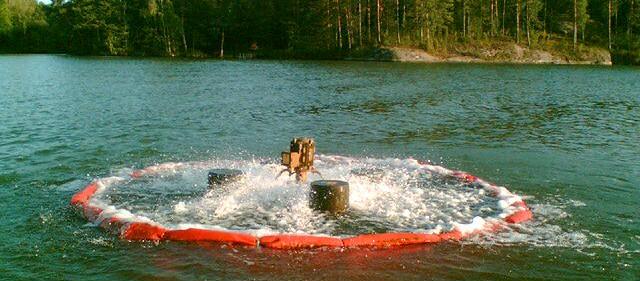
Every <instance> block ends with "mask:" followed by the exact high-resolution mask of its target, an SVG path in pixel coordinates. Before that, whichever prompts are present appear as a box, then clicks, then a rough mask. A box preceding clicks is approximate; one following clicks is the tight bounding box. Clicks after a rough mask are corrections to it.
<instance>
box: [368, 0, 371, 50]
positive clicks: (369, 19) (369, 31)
mask: <svg viewBox="0 0 640 281" xmlns="http://www.w3.org/2000/svg"><path fill="white" fill-rule="evenodd" d="M367 43H371V3H370V2H369V0H367Z"/></svg>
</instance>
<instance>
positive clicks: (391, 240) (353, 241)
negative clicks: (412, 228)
mask: <svg viewBox="0 0 640 281" xmlns="http://www.w3.org/2000/svg"><path fill="white" fill-rule="evenodd" d="M441 240H442V238H441V237H440V236H439V235H437V234H424V233H379V234H365V235H360V236H356V237H351V238H345V239H342V242H343V243H344V246H345V247H390V246H401V245H411V244H426V243H438V242H440V241H441Z"/></svg>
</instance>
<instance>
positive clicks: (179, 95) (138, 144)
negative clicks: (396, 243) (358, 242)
mask: <svg viewBox="0 0 640 281" xmlns="http://www.w3.org/2000/svg"><path fill="white" fill-rule="evenodd" d="M639 89H640V71H639V70H637V69H635V68H617V67H615V68H610V67H586V66H584V67H583V66H518V65H456V64H453V65H449V64H436V65H423V64H399V63H369V62H368V63H363V62H296V61H288V62H278V61H217V60H212V61H188V60H163V59H159V60H156V59H107V58H76V57H68V56H0V200H1V202H2V205H1V206H0V209H1V210H2V212H1V213H2V214H3V215H2V219H1V220H0V230H1V231H0V239H1V240H2V241H3V242H2V243H0V253H1V254H2V255H0V277H2V278H0V279H9V280H26V279H50V280H62V279H70V280H79V279H82V280H114V279H123V280H131V279H135V280H158V279H160V280H202V279H208V280H246V279H259V280H273V279H283V280H300V279H323V280H335V279H338V278H343V279H344V280H424V279H434V280H459V279H469V280H522V279H530V280H585V279H592V280H637V279H638V276H640V274H639V273H640V263H638V260H640V222H639V220H640V219H639V218H640V208H638V202H640V190H639V186H640V180H638V179H639V178H640V141H639V140H640V90H639ZM296 135H309V136H314V137H315V139H316V142H317V143H318V151H319V152H320V153H324V154H338V155H351V156H354V157H365V156H371V157H376V158H385V157H398V158H408V157H413V158H416V159H429V160H431V161H433V162H436V163H441V164H443V165H444V166H447V167H450V168H454V169H460V170H465V171H468V172H471V173H473V174H476V175H478V176H480V177H482V178H484V179H487V180H489V181H491V182H495V183H498V184H500V185H504V186H506V187H508V188H509V189H510V190H512V191H514V192H516V193H518V194H520V195H524V196H525V199H526V200H527V202H528V204H529V205H531V206H532V208H533V211H534V217H535V219H534V221H532V222H530V223H527V224H524V225H521V226H514V229H512V230H510V231H507V232H505V233H502V234H498V235H493V236H488V237H478V238H474V239H472V240H471V241H466V242H463V243H449V244H441V245H429V246H417V247H410V248H403V249H387V250H351V249H350V250H344V251H343V250H327V251H300V252H282V251H272V250H267V249H252V248H249V249H245V248H235V247H228V246H221V245H208V244H183V243H175V242H167V243H160V244H158V245H156V244H153V243H130V242H126V241H121V240H119V239H117V238H115V237H114V236H113V235H110V234H108V233H106V232H104V231H102V230H101V229H99V228H96V227H94V226H91V225H87V224H86V221H85V220H84V219H82V218H81V217H80V216H79V215H78V214H77V213H76V212H75V211H74V210H72V209H71V208H69V207H68V202H69V198H70V197H71V196H72V194H73V193H74V192H76V191H78V190H79V189H81V188H82V187H83V186H84V185H86V184H87V183H88V182H89V181H91V179H93V178H95V177H101V176H106V175H109V174H113V173H117V172H118V171H122V170H123V169H127V168H138V167H144V166H148V165H152V164H153V163H159V162H166V161H200V160H209V159H244V160H247V159H253V158H270V157H277V155H278V152H279V151H281V150H282V149H285V148H286V146H287V143H288V142H289V140H290V138H291V137H292V136H296ZM203 181H204V179H203Z"/></svg>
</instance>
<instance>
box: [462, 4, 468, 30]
mask: <svg viewBox="0 0 640 281" xmlns="http://www.w3.org/2000/svg"><path fill="white" fill-rule="evenodd" d="M465 2H466V1H465V0H462V37H464V38H467V7H466V3H465Z"/></svg>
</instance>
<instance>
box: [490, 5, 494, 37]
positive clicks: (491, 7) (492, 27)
mask: <svg viewBox="0 0 640 281" xmlns="http://www.w3.org/2000/svg"><path fill="white" fill-rule="evenodd" d="M490 2H491V3H490V4H489V10H490V13H491V36H494V33H493V31H494V30H495V22H494V18H493V9H494V7H493V0H491V1H490Z"/></svg>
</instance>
